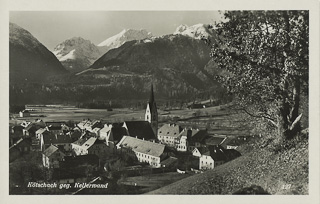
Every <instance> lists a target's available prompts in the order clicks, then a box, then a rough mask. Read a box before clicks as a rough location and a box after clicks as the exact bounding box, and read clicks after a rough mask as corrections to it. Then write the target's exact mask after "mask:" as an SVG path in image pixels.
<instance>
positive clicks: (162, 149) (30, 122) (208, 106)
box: [2, 1, 319, 203]
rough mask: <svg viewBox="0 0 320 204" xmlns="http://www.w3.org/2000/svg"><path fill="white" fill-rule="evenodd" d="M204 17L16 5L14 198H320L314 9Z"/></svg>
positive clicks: (10, 98) (12, 34) (11, 63)
mask: <svg viewBox="0 0 320 204" xmlns="http://www.w3.org/2000/svg"><path fill="white" fill-rule="evenodd" d="M145 2H146V1H145ZM287 2H290V1H287ZM181 3H182V2H181ZM182 4H183V3H182ZM301 4H302V3H301ZM106 5H107V4H106ZM315 5H317V4H315ZM318 7H319V5H318ZM61 8H62V6H61ZM67 8H70V6H69V7H67ZM167 8H168V7H167ZM201 8H203V7H201ZM201 8H199V9H196V8H192V10H190V9H179V8H176V7H173V8H172V9H163V10H157V9H148V7H147V8H146V9H122V8H121V7H118V9H108V7H107V6H105V7H101V8H100V9H95V10H89V9H88V10H86V9H78V10H77V9H72V10H66V9H62V10H59V9H55V8H52V9H50V10H45V9H40V10H39V9H33V10H30V9H25V10H24V9H17V10H10V9H9V10H8V12H7V14H8V16H7V19H8V21H7V23H6V24H2V26H3V27H7V29H8V35H6V40H7V42H8V49H7V50H6V53H7V56H8V58H7V59H4V60H7V61H8V72H7V73H6V75H7V78H8V83H7V85H6V86H7V88H6V87H5V88H6V90H7V96H6V98H4V100H7V103H8V105H7V107H8V110H6V112H4V113H5V114H2V116H3V117H4V118H6V120H7V122H6V124H4V126H6V129H5V130H6V132H3V131H2V133H3V134H2V135H3V137H4V138H6V139H8V140H5V141H8V142H9V144H6V147H5V149H4V151H6V152H7V155H8V157H7V158H6V159H5V160H4V163H7V164H6V165H7V169H6V170H5V172H8V173H7V174H8V175H7V176H4V177H5V179H6V180H8V186H6V188H8V190H7V191H8V196H9V198H10V197H15V196H17V195H19V196H30V195H33V196H35V195H36V196H40V195H41V198H44V199H45V197H43V196H44V195H47V196H48V195H55V196H58V197H57V198H60V197H59V196H60V195H68V196H72V197H79V195H81V196H84V197H85V196H87V195H91V196H92V195H95V196H99V197H98V198H99V199H101V202H102V200H103V199H107V198H108V197H104V196H102V195H106V196H116V197H118V196H123V195H126V196H128V195H135V196H137V195H143V196H145V195H152V196H156V195H175V196H183V195H211V196H217V195H220V196H221V195H222V196H225V197H228V198H230V197H231V198H237V199H235V201H237V200H239V197H238V196H240V195H241V196H240V198H247V197H248V196H249V195H254V196H253V197H255V196H267V197H268V198H272V196H273V195H277V196H284V197H286V196H287V197H289V198H292V197H291V196H310V195H313V196H314V191H313V190H311V189H313V186H314V185H316V187H317V188H318V187H319V183H318V182H319V181H315V179H317V180H319V164H318V162H319V158H318V156H319V149H318V148H319V144H316V142H317V143H319V138H317V139H315V137H319V132H317V131H318V129H319V128H318V122H319V120H318V118H316V119H315V117H319V93H318V92H319V82H318V81H319V78H318V77H319V76H315V75H314V74H319V71H312V70H314V69H316V70H318V69H319V66H317V65H318V64H317V63H312V62H311V60H310V59H312V57H311V54H310V53H311V52H310V50H312V48H311V47H312V46H313V45H312V42H317V43H318V44H319V41H318V40H319V36H318V35H312V34H311V32H312V31H313V30H318V29H319V25H316V27H312V23H311V21H312V19H313V18H311V16H314V14H313V11H311V10H310V9H308V8H307V7H306V8H305V7H303V6H301V7H300V8H299V9H297V8H294V9H283V8H282V7H279V8H278V9H274V8H273V9H249V8H250V7H248V9H243V6H242V7H241V8H239V9H234V8H233V9H225V8H222V9H221V8H219V7H218V6H216V7H215V6H212V7H211V8H210V7H207V8H206V9H201ZM311 36H313V37H314V36H315V37H317V40H316V41H312V37H311ZM313 47H314V46H313ZM317 52H318V51H317ZM315 57H316V58H317V60H319V59H318V56H313V58H315ZM315 65H316V66H317V67H315ZM312 73H314V74H312ZM314 77H316V79H314ZM315 81H316V82H315ZM315 107H316V108H315ZM313 108H315V109H313ZM8 114H9V120H8V119H7V118H8ZM8 123H9V124H8ZM315 123H316V124H315ZM8 125H9V126H8ZM7 127H8V128H9V129H8V128H7ZM312 127H316V128H313V129H312ZM314 130H316V131H314ZM309 132H310V133H309ZM312 143H313V144H312ZM311 152H313V153H312V155H313V156H315V157H316V158H314V157H312V156H311V155H310V154H311ZM310 158H313V159H315V160H311V159H310ZM315 162H316V163H315ZM311 165H312V167H314V168H311ZM315 171H316V172H315ZM312 172H313V173H312ZM314 173H315V174H316V177H312V175H313V174H314ZM315 182H317V183H315ZM68 198H69V197H68ZM122 198H123V197H122ZM174 198H175V199H179V197H174ZM209 198H210V197H209ZM212 198H213V197H212ZM251 198H252V197H251ZM317 198H319V195H318V196H317ZM148 199H151V200H150V201H152V197H148ZM190 199H191V197H190ZM209 200H210V199H209ZM209 200H208V201H207V202H209ZM258 200H259V199H257V200H256V201H255V202H254V203H256V202H258ZM305 200H306V203H312V202H311V200H310V198H309V197H307V199H305ZM114 201H116V199H115V200H114ZM214 201H215V200H214V199H212V200H211V201H210V202H214ZM314 201H315V200H314ZM21 202H23V199H22V200H21ZM69 202H72V201H69ZM171 202H173V200H172V201H171ZM176 202H178V200H176ZM188 202H191V200H189V201H188ZM193 202H195V200H194V201H193ZM259 202H260V201H259ZM276 203H277V202H276ZM279 203H281V202H280V200H279ZM282 203H286V202H282ZM291 203H294V202H291ZM315 203H317V202H316V201H315Z"/></svg>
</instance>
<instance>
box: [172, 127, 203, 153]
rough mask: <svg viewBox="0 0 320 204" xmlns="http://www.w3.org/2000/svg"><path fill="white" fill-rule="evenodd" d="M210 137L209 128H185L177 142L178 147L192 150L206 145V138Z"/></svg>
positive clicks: (183, 149)
mask: <svg viewBox="0 0 320 204" xmlns="http://www.w3.org/2000/svg"><path fill="white" fill-rule="evenodd" d="M207 137H208V132H207V130H199V129H194V128H190V129H187V128H185V129H183V130H182V132H181V133H180V135H179V138H178V143H177V144H176V148H177V150H178V151H181V152H185V151H189V152H192V151H193V150H194V148H196V147H201V146H205V139H206V138H207Z"/></svg>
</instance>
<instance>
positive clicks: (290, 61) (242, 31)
mask: <svg viewBox="0 0 320 204" xmlns="http://www.w3.org/2000/svg"><path fill="white" fill-rule="evenodd" d="M224 15H225V18H226V21H225V22H222V23H219V24H217V25H216V27H217V29H216V31H217V34H218V37H217V39H216V40H215V41H214V42H212V49H211V56H212V58H213V60H214V61H215V63H216V64H217V66H218V67H219V68H221V69H224V70H226V71H227V72H228V74H225V75H223V76H221V77H218V79H219V80H220V81H221V82H223V84H224V86H226V88H227V89H228V91H229V92H230V93H232V94H233V95H234V96H235V98H236V102H237V104H238V105H239V107H240V108H241V109H242V110H243V111H245V112H246V113H247V114H249V115H251V116H253V117H257V118H263V119H265V120H267V121H268V122H270V123H271V124H272V125H273V126H274V127H277V128H276V129H277V130H278V133H277V134H278V135H282V136H284V138H286V139H288V138H292V137H294V136H295V135H297V133H298V132H299V131H300V120H301V115H299V113H300V110H299V107H300V97H301V93H302V92H303V93H305V94H306V95H307V92H308V67H309V62H308V61H309V54H308V53H309V50H308V43H309V42H308V41H309V13H308V11H228V12H225V14H224ZM247 107H251V108H252V109H253V111H252V112H250V111H248V110H247Z"/></svg>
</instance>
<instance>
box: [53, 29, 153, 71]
mask: <svg viewBox="0 0 320 204" xmlns="http://www.w3.org/2000/svg"><path fill="white" fill-rule="evenodd" d="M150 37H152V34H151V33H150V32H147V31H146V30H134V29H124V30H123V31H121V32H120V33H118V34H116V35H114V36H112V37H110V38H108V39H106V40H104V41H103V42H101V43H100V44H98V45H95V44H93V43H92V42H91V41H89V40H85V39H83V38H81V37H74V38H71V39H68V40H65V41H64V42H62V43H60V44H59V45H57V46H56V47H55V48H54V50H53V54H55V55H56V57H57V58H58V59H59V61H60V62H61V63H62V64H63V65H64V67H65V68H66V69H68V70H69V71H71V72H79V71H82V70H84V69H86V68H88V67H89V66H90V65H92V64H93V63H94V62H95V61H96V60H97V59H98V58H99V57H101V56H102V55H103V54H105V53H106V52H108V51H109V50H111V49H115V48H118V47H120V46H121V45H123V44H124V43H125V42H128V41H132V40H141V39H146V38H150Z"/></svg>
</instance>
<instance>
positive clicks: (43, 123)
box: [33, 119, 46, 129]
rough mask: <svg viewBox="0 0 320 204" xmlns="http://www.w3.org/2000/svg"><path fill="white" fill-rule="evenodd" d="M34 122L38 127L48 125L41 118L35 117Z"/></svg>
mask: <svg viewBox="0 0 320 204" xmlns="http://www.w3.org/2000/svg"><path fill="white" fill-rule="evenodd" d="M33 124H34V125H35V126H36V127H37V129H39V128H44V127H46V123H45V122H44V121H43V120H41V119H35V120H34V122H33Z"/></svg>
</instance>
